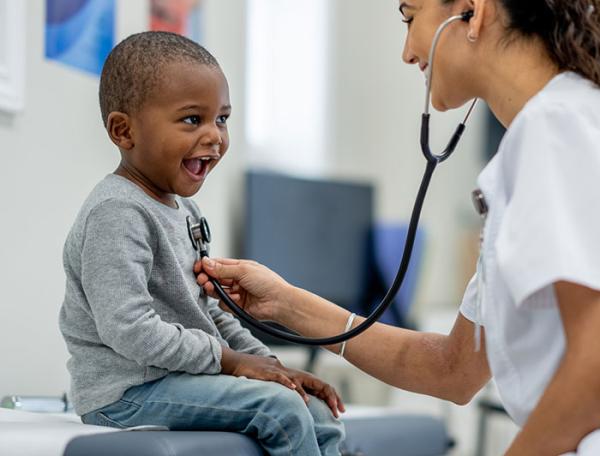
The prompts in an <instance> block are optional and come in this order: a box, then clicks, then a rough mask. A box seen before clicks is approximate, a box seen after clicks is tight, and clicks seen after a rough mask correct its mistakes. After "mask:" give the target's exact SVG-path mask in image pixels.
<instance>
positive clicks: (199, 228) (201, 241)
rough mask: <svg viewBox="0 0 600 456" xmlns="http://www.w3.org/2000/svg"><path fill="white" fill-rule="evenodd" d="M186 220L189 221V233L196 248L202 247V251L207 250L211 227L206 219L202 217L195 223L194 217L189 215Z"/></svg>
mask: <svg viewBox="0 0 600 456" xmlns="http://www.w3.org/2000/svg"><path fill="white" fill-rule="evenodd" d="M185 221H186V223H187V229H188V235H189V237H190V241H191V242H192V247H194V250H198V249H200V250H201V251H206V250H207V247H206V244H210V239H211V237H210V228H209V226H208V222H207V221H206V219H205V218H204V217H201V218H200V222H199V223H193V219H192V217H191V216H189V215H188V216H187V217H186V218H185Z"/></svg>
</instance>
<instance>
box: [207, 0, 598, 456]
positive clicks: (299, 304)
mask: <svg viewBox="0 0 600 456" xmlns="http://www.w3.org/2000/svg"><path fill="white" fill-rule="evenodd" d="M469 10H472V11H473V17H472V18H471V19H470V20H469V21H462V22H461V21H458V22H455V23H453V24H452V25H451V26H449V27H448V28H447V29H446V31H445V32H444V34H443V35H442V38H441V40H440V43H439V46H438V50H437V52H436V61H435V71H434V76H433V81H432V102H433V105H434V106H435V107H436V108H437V109H439V110H442V111H443V110H447V109H453V108H458V107H460V106H463V105H464V104H465V103H467V102H468V101H469V100H472V99H473V98H475V97H479V98H482V99H483V100H485V101H486V102H487V103H488V105H489V106H490V108H491V109H492V111H493V112H494V114H495V115H496V117H497V118H498V119H499V121H500V122H502V124H503V125H504V126H505V127H507V129H508V130H507V133H506V135H505V137H504V139H503V141H502V144H501V146H500V149H499V151H498V153H497V154H496V156H495V157H494V159H493V160H492V161H491V162H490V163H489V164H488V165H487V166H486V168H485V169H484V170H483V172H482V173H481V175H480V176H479V179H478V185H479V187H480V190H481V192H482V193H483V196H484V198H485V201H486V203H487V206H488V208H489V210H488V212H487V216H486V222H485V227H484V231H483V241H482V247H481V254H482V256H481V260H480V262H479V267H478V271H477V273H476V274H475V276H474V278H473V279H472V280H471V282H470V283H469V285H468V287H467V290H466V292H465V296H464V299H463V302H462V305H461V307H460V313H459V314H458V317H457V319H456V322H455V325H454V328H453V329H452V331H451V333H450V334H449V335H447V336H444V335H438V334H426V333H419V332H414V331H409V330H405V329H399V328H395V327H390V326H386V325H383V324H376V325H374V326H373V327H372V328H371V329H369V330H368V331H366V332H365V333H363V334H362V335H360V336H359V337H357V338H355V339H352V340H350V341H348V342H347V344H346V346H345V347H341V346H330V347H327V348H328V349H329V350H331V351H333V352H334V353H339V351H340V350H342V351H343V355H344V357H346V358H347V359H348V360H349V361H350V362H352V363H353V364H354V365H356V366H357V367H359V368H360V369H362V370H364V371H365V372H367V373H369V374H371V375H373V376H374V377H377V378H379V379H381V380H382V381H384V382H386V383H389V384H391V385H394V386H396V387H399V388H402V389H405V390H410V391H414V392H418V393H424V394H429V395H432V396H436V397H439V398H443V399H447V400H451V401H453V402H456V403H458V404H465V403H467V402H469V400H470V399H471V398H472V397H473V395H474V394H475V393H476V392H477V391H479V390H480V389H481V388H482V386H483V385H485V384H486V382H487V381H488V380H489V379H490V376H491V375H493V376H494V378H495V380H496V383H497V385H498V388H499V391H500V395H501V398H502V401H503V403H504V405H505V407H506V409H507V411H508V412H509V414H510V415H511V416H512V418H513V419H514V420H515V422H516V423H517V424H518V425H520V426H521V427H522V430H521V432H520V433H519V435H518V436H517V438H516V439H515V441H514V442H513V444H512V446H511V447H510V449H509V450H508V454H510V455H516V454H535V455H545V454H548V455H556V454H561V453H565V452H569V451H578V452H579V454H583V453H585V452H589V454H600V431H596V432H594V431H595V430H597V429H600V375H599V374H600V337H598V333H599V328H600V255H598V253H599V252H600V216H599V214H598V200H599V198H600V1H599V0H527V1H523V0H453V1H452V0H407V1H402V2H401V4H400V11H401V13H402V14H403V15H404V19H405V22H406V23H407V24H408V37H407V39H406V44H405V49H404V55H403V58H404V60H405V62H406V63H410V64H418V65H419V68H420V69H421V71H425V69H426V68H427V66H428V64H429V62H428V53H429V49H430V45H431V42H432V38H433V35H434V33H435V31H436V29H437V28H438V27H439V25H440V24H441V23H442V22H443V21H444V20H445V19H447V18H448V17H450V16H453V15H457V14H461V13H463V12H465V11H469ZM196 272H197V273H199V276H198V281H199V283H200V284H201V285H203V286H204V288H205V289H206V291H207V292H208V293H209V294H211V295H214V288H213V286H212V285H211V284H210V283H209V282H208V281H207V280H208V277H207V274H208V275H210V276H212V277H215V278H217V279H219V280H220V281H222V283H223V284H224V285H227V286H230V287H231V288H230V290H231V293H232V294H233V297H234V299H236V300H237V301H238V302H239V303H240V305H242V306H243V307H244V308H245V309H246V310H247V311H248V312H250V313H252V314H253V315H254V316H256V317H257V318H260V319H264V320H274V321H277V322H279V323H281V324H283V325H285V326H287V327H289V328H291V329H293V330H295V331H297V332H299V333H301V334H302V335H305V336H309V337H323V336H329V335H333V334H338V333H340V332H342V331H343V330H344V328H345V327H350V326H352V327H354V326H356V325H357V324H358V323H359V322H360V321H362V319H361V318H358V317H357V318H356V319H354V318H353V316H351V315H349V312H348V311H346V310H344V309H342V308H340V307H338V306H336V305H334V304H332V303H330V302H327V301H325V300H324V299H321V298H320V297H318V296H315V295H313V294H311V293H309V292H307V291H304V290H301V289H297V288H294V287H293V286H291V285H289V284H287V283H286V282H285V281H284V280H283V279H282V278H280V277H279V276H277V275H276V274H275V273H273V272H271V271H270V270H268V269H267V268H265V267H263V266H261V265H258V264H256V263H254V262H251V261H243V260H242V261H239V260H218V261H212V262H211V261H210V260H204V262H203V263H202V265H200V264H198V265H197V266H196ZM480 326H481V330H480ZM479 330H480V331H479ZM475 333H478V334H479V336H477V337H474V334H475ZM479 341H481V349H478V346H477V345H478V343H479Z"/></svg>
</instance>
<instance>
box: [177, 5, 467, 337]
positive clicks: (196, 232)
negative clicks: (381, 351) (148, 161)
mask: <svg viewBox="0 0 600 456" xmlns="http://www.w3.org/2000/svg"><path fill="white" fill-rule="evenodd" d="M472 17H473V11H466V12H464V13H462V14H460V15H458V16H452V17H450V18H449V19H447V20H446V21H444V22H443V23H442V24H441V25H440V26H439V28H438V29H437V31H436V33H435V35H434V37H433V41H432V43H431V50H430V52H429V66H428V68H427V73H426V80H427V90H426V96H425V111H424V113H423V115H422V117H421V141H420V142H421V151H422V152H423V155H424V156H425V159H426V160H427V166H426V168H425V172H424V174H423V178H422V180H421V185H420V186H419V191H418V193H417V198H416V200H415V204H414V206H413V210H412V214H411V217H410V223H409V227H408V233H407V236H406V243H405V246H404V252H403V254H402V260H401V262H400V266H399V268H398V272H397V274H396V278H395V279H394V282H393V283H392V286H391V287H390V289H389V290H388V292H387V293H386V294H385V296H384V297H383V299H382V301H381V302H380V303H379V305H378V306H377V307H376V308H375V310H374V311H373V312H372V313H371V315H369V316H368V317H367V318H366V319H365V320H364V321H363V322H362V323H360V324H359V325H358V326H356V327H355V328H353V329H350V330H348V331H346V332H344V333H342V334H338V335H337V336H331V337H323V338H306V337H302V336H298V335H296V334H291V333H289V332H286V331H282V330H280V329H277V328H274V327H272V326H270V325H268V324H266V323H263V322H260V321H258V320H256V319H255V318H253V317H252V316H250V314H248V313H247V312H246V311H244V310H243V309H242V308H240V307H239V306H238V305H237V304H236V303H235V302H233V300H232V299H231V298H230V297H229V295H228V294H227V292H226V291H225V290H224V289H223V287H222V286H221V284H220V283H219V282H218V281H217V280H216V279H210V281H211V283H212V284H213V285H214V287H215V291H216V293H217V295H218V296H219V297H220V298H221V300H222V301H223V302H224V303H225V305H227V307H229V309H230V310H231V311H232V312H233V313H234V314H235V315H236V316H237V317H238V318H239V319H240V320H243V321H245V322H246V323H248V324H249V325H251V326H254V327H255V328H257V329H259V330H261V331H264V332H265V333H267V334H269V335H271V336H274V337H278V338H280V339H283V340H286V341H289V342H294V343H299V344H304V345H335V344H339V343H341V342H344V341H346V340H348V339H351V338H353V337H356V336H358V335H359V334H360V333H362V332H363V331H365V330H367V329H368V328H369V327H370V326H371V325H373V324H374V323H375V322H376V321H377V320H378V319H379V317H381V315H382V314H383V313H384V312H385V311H386V309H387V308H388V307H389V306H390V304H391V303H392V301H393V299H394V297H395V296H396V294H397V293H398V290H399V289H400V286H401V285H402V282H403V281H404V276H405V275H406V271H407V270H408V264H409V262H410V257H411V254H412V249H413V245H414V242H415V236H416V233H417V227H418V225H419V218H420V216H421V209H422V207H423V202H424V201H425V196H426V194H427V189H428V187H429V183H430V181H431V176H432V175H433V172H434V171H435V168H436V166H437V165H438V164H439V163H441V162H443V161H445V160H446V159H448V157H450V155H452V153H453V152H454V150H455V149H456V146H457V145H458V142H459V141H460V138H461V136H462V134H463V132H464V130H465V126H466V122H467V120H468V118H469V116H470V115H471V112H472V111H473V108H474V106H475V103H476V102H477V100H476V99H475V100H474V101H473V103H472V104H471V106H470V107H469V110H468V112H467V114H466V116H465V118H464V120H463V121H462V122H461V123H460V124H459V125H458V127H457V128H456V130H455V132H454V134H453V135H452V137H451V138H450V141H449V142H448V144H447V146H446V148H445V149H444V151H443V152H442V153H440V154H439V155H436V154H434V153H433V152H431V149H430V147H429V119H430V114H429V104H430V99H431V82H432V74H433V62H434V57H435V51H436V49H437V44H438V41H439V39H440V36H441V34H442V32H443V31H444V30H445V29H446V27H448V25H450V24H451V23H453V22H455V21H464V22H468V21H469V20H470V19H471V18H472ZM187 225H188V233H189V236H190V240H191V241H192V245H193V247H194V250H196V254H197V258H198V259H201V258H204V257H207V256H208V244H209V243H210V240H211V237H210V229H209V227H208V223H207V221H206V219H205V218H204V217H202V218H201V219H200V221H199V222H198V223H194V222H193V220H192V218H191V217H188V218H187Z"/></svg>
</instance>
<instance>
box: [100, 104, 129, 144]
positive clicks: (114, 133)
mask: <svg viewBox="0 0 600 456" xmlns="http://www.w3.org/2000/svg"><path fill="white" fill-rule="evenodd" d="M106 131H107V132H108V136H110V140H111V141H112V142H113V143H115V145H116V146H117V147H119V148H120V149H125V150H130V149H131V148H133V146H134V142H133V135H132V134H131V118H130V117H129V115H128V114H125V113H124V112H119V111H113V112H111V113H110V114H109V115H108V119H107V120H106Z"/></svg>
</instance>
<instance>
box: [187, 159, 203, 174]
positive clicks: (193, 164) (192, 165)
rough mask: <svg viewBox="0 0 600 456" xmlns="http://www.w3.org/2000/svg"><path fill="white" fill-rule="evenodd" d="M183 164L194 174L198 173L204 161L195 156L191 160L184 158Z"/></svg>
mask: <svg viewBox="0 0 600 456" xmlns="http://www.w3.org/2000/svg"><path fill="white" fill-rule="evenodd" d="M183 166H185V167H186V168H187V169H188V171H189V172H190V173H192V174H198V173H199V172H200V170H201V169H202V161H201V160H200V159H199V158H193V159H191V160H184V161H183Z"/></svg>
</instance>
